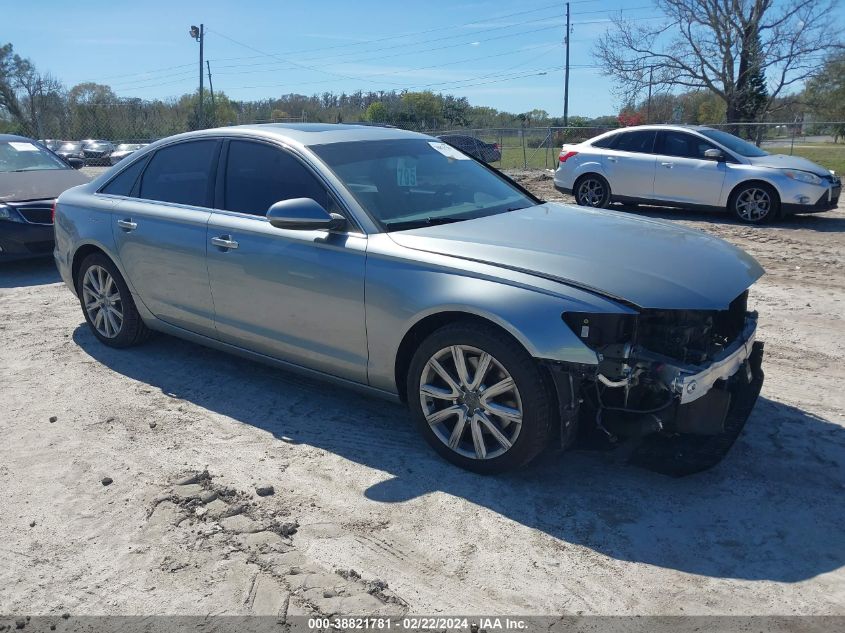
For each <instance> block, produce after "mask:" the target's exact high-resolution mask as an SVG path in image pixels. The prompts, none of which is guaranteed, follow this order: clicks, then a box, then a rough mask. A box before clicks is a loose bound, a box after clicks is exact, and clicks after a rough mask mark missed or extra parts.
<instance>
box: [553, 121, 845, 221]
mask: <svg viewBox="0 0 845 633" xmlns="http://www.w3.org/2000/svg"><path fill="white" fill-rule="evenodd" d="M554 180H555V188H557V189H558V190H559V191H562V192H564V193H569V194H572V195H574V196H575V201H576V202H577V203H578V204H580V205H583V206H591V207H605V206H607V205H608V204H610V203H611V202H628V203H643V204H655V205H662V206H674V207H683V208H702V209H720V210H727V211H729V212H731V213H733V214H734V215H735V216H736V217H737V218H738V219H739V220H741V221H742V222H748V223H762V222H766V221H769V220H772V219H775V218H777V217H780V216H781V215H785V214H791V213H815V212H820V211H828V210H830V209H835V208H836V205H837V204H838V202H839V194H840V192H841V190H842V181H841V179H840V178H839V177H838V176H837V175H836V174H834V173H833V172H832V171H829V170H827V169H825V168H824V167H821V166H819V165H817V164H815V163H813V162H812V161H809V160H807V159H806V158H801V157H799V156H785V155H782V154H769V153H768V152H765V151H763V150H762V149H760V148H759V147H757V146H755V145H753V144H751V143H748V142H746V141H743V140H742V139H740V138H737V137H736V136H734V135H732V134H728V133H727V132H723V131H722V130H716V129H713V128H708V127H693V126H676V125H643V126H636V127H629V128H624V129H622V130H613V131H611V132H607V133H605V134H602V135H600V136H597V137H595V138H592V139H590V140H588V141H584V142H583V143H578V144H575V145H564V146H563V149H562V150H561V153H560V160H559V165H558V168H557V170H556V171H555V177H554Z"/></svg>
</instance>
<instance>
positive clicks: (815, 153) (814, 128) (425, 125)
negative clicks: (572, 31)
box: [7, 110, 845, 171]
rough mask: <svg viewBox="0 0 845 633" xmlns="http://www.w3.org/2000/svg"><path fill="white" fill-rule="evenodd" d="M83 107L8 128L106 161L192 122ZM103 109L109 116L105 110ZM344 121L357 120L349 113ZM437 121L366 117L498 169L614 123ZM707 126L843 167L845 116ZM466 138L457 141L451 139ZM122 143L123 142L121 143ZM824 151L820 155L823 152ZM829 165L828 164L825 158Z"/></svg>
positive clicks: (543, 157)
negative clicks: (34, 124)
mask: <svg viewBox="0 0 845 633" xmlns="http://www.w3.org/2000/svg"><path fill="white" fill-rule="evenodd" d="M82 114H83V115H84V116H83V115H80V116H75V117H68V118H67V120H55V121H52V123H50V124H49V125H47V124H44V125H40V126H39V127H40V128H41V129H40V131H39V130H34V129H29V128H24V127H23V126H20V125H19V126H16V129H9V130H7V131H9V132H13V133H17V134H22V135H23V136H28V137H30V138H35V139H39V140H42V141H45V142H47V144H48V145H49V146H50V147H51V149H54V150H55V151H60V152H61V151H63V150H62V148H64V151H65V152H77V153H78V155H79V156H81V157H83V158H84V160H85V162H86V165H98V166H108V165H110V164H113V163H114V162H116V161H115V160H113V159H112V158H111V157H112V155H114V158H119V154H116V153H117V152H120V151H126V149H130V147H129V146H137V145H143V144H145V143H150V142H152V141H155V140H157V139H159V138H163V137H165V136H170V135H172V134H178V133H180V132H185V131H187V130H188V129H190V127H191V126H190V124H189V122H188V123H186V122H185V121H184V120H182V121H177V120H171V119H170V118H169V116H164V114H162V113H160V114H162V116H161V117H159V116H157V114H156V112H154V111H150V110H143V111H139V112H134V113H133V112H130V111H129V110H120V111H119V112H115V111H110V112H101V113H99V114H98V113H97V112H96V111H88V110H86V111H83V113H82ZM107 115H108V116H107ZM304 121H305V117H304V116H303V117H286V118H284V119H263V120H257V119H256V120H250V121H240V123H299V122H304ZM349 123H359V122H356V121H349ZM434 123H435V122H434V121H431V122H428V121H425V122H415V123H409V122H395V123H393V124H389V123H378V124H373V123H365V124H366V125H389V126H391V127H398V128H403V129H411V130H414V131H420V132H423V133H426V134H430V135H432V136H447V137H449V142H452V143H453V144H455V145H457V146H458V147H460V148H461V149H465V150H466V149H470V150H472V149H476V150H478V151H476V152H473V153H475V154H476V155H480V156H481V157H482V158H483V159H484V160H486V161H487V162H489V163H490V164H491V165H493V166H495V167H498V168H500V169H554V168H555V167H556V166H557V164H558V155H559V153H560V148H561V146H563V145H564V144H566V143H579V142H581V141H585V140H587V139H590V138H592V137H594V136H597V135H599V134H602V133H603V132H607V131H609V130H612V129H618V128H616V127H608V126H605V127H583V126H578V127H575V126H570V127H537V126H532V127H511V128H468V127H460V128H448V129H446V128H440V129H438V128H436V127H435V125H434ZM710 127H715V128H720V129H724V130H725V131H728V132H731V133H733V134H737V135H738V136H741V137H743V138H745V139H748V140H749V141H751V142H754V143H756V144H758V145H760V146H761V147H762V148H764V149H766V150H767V151H770V152H772V153H782V154H797V155H801V156H806V157H807V158H810V159H811V160H815V161H816V162H820V163H821V164H825V165H826V162H830V161H825V160H823V159H825V158H827V157H828V156H831V157H833V165H832V166H830V168H831V169H833V168H835V167H838V166H839V165H840V164H841V165H843V167H839V169H837V170H838V171H839V170H841V169H843V168H845V122H841V121H840V122H836V121H834V122H807V121H802V122H781V123H743V124H715V125H711V126H710ZM459 139H463V140H461V141H460V142H455V141H456V140H459ZM92 141H102V142H103V147H104V148H105V150H104V151H102V148H101V150H97V151H96V152H92V151H89V152H88V153H87V154H86V153H85V146H86V145H90V144H91V142H92ZM120 146H124V149H121V148H120ZM820 158H822V160H820ZM826 166H828V165H826Z"/></svg>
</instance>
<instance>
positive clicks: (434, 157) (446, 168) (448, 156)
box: [311, 139, 537, 231]
mask: <svg viewBox="0 0 845 633" xmlns="http://www.w3.org/2000/svg"><path fill="white" fill-rule="evenodd" d="M311 149H312V150H313V151H314V153H316V154H317V155H318V156H319V157H320V158H321V159H322V160H323V161H324V162H325V163H326V164H327V165H328V167H329V168H330V169H331V170H332V171H333V172H334V173H335V174H336V175H337V177H338V178H339V179H340V180H341V181H342V182H343V184H344V185H345V186H346V188H347V189H349V191H350V192H351V193H352V195H353V196H355V199H356V200H357V201H358V203H359V204H360V205H361V206H362V207H363V208H364V209H365V210H366V211H367V212H368V213H369V214H370V216H371V217H372V218H373V219H374V220H375V221H376V222H378V223H379V224H381V225H382V227H383V228H384V229H385V230H387V231H398V230H403V229H410V228H417V227H420V226H426V225H429V224H440V223H444V222H457V221H461V220H469V219H472V218H479V217H483V216H486V215H493V214H496V213H504V212H506V211H511V210H514V209H523V208H525V207H530V206H534V205H535V204H537V201H536V200H535V199H534V198H531V197H530V196H529V195H528V194H526V193H523V192H522V191H520V190H519V189H518V188H517V187H516V186H514V185H513V184H511V183H509V182H508V181H507V180H505V179H504V178H502V177H500V176H498V175H496V174H495V173H494V172H492V171H490V170H489V169H487V168H486V167H484V166H483V165H481V164H479V163H478V162H476V161H475V160H473V159H472V158H470V157H469V156H467V155H466V154H463V153H461V152H460V151H459V150H456V149H455V148H453V147H451V146H450V145H447V144H446V143H443V142H440V141H434V140H427V139H402V140H391V141H364V142H360V141H359V142H346V143H330V144H327V145H314V146H312V147H311Z"/></svg>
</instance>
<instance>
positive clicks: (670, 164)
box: [660, 163, 675, 169]
mask: <svg viewBox="0 0 845 633" xmlns="http://www.w3.org/2000/svg"><path fill="white" fill-rule="evenodd" d="M660 164H661V165H662V166H663V167H666V168H667V169H672V167H673V166H674V165H675V163H660Z"/></svg>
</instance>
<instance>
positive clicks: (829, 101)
mask: <svg viewBox="0 0 845 633" xmlns="http://www.w3.org/2000/svg"><path fill="white" fill-rule="evenodd" d="M804 101H805V102H806V103H807V105H808V106H809V107H810V109H811V110H812V112H813V114H814V115H815V117H816V118H817V119H818V120H821V121H839V122H840V123H839V124H838V125H837V126H836V127H835V128H834V129H833V130H832V131H833V141H834V143H838V142H839V137H845V123H842V122H843V121H845V53H839V54H835V55H831V56H830V57H828V59H827V61H826V62H825V63H824V65H823V66H822V69H821V71H820V72H819V73H818V74H817V75H816V76H815V77H813V78H812V79H810V80H809V81H808V82H807V85H806V87H805V89H804Z"/></svg>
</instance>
